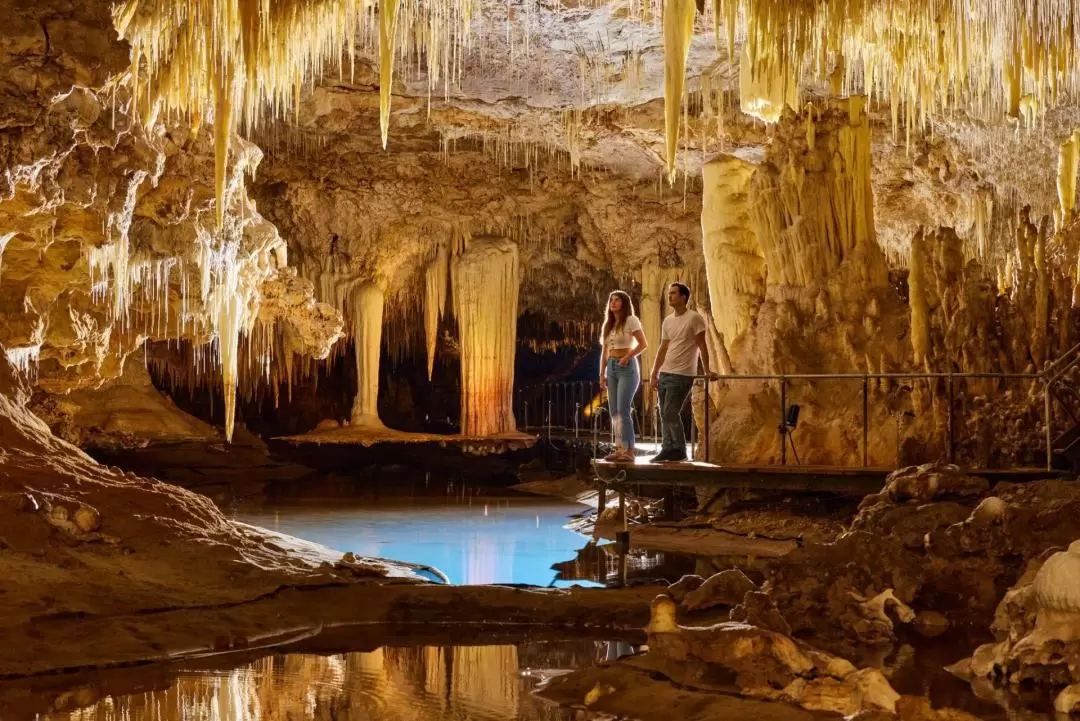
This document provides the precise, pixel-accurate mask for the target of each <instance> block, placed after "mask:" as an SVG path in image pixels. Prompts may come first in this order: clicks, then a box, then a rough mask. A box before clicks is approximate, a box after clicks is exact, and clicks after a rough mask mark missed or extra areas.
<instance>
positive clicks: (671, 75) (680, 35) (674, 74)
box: [664, 0, 697, 183]
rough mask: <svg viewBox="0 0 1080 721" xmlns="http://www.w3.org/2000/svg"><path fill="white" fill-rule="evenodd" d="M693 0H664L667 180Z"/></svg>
mask: <svg viewBox="0 0 1080 721" xmlns="http://www.w3.org/2000/svg"><path fill="white" fill-rule="evenodd" d="M696 10H697V5H696V4H695V2H694V0H664V137H665V139H666V141H667V156H666V157H665V162H666V167H667V177H668V182H669V183H674V182H675V159H676V158H675V156H676V152H677V149H678V145H679V127H680V126H679V115H680V114H681V110H682V101H683V90H684V88H685V85H686V60H687V57H688V56H689V54H690V41H691V40H693V37H694V13H695V12H696Z"/></svg>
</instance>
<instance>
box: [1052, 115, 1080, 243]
mask: <svg viewBox="0 0 1080 721" xmlns="http://www.w3.org/2000/svg"><path fill="white" fill-rule="evenodd" d="M1078 170H1080V130H1076V131H1074V132H1073V134H1072V135H1070V136H1069V137H1068V138H1066V139H1065V140H1064V141H1062V143H1061V146H1060V148H1059V150H1058V168H1057V191H1058V223H1057V229H1058V230H1059V231H1060V230H1061V229H1062V228H1066V227H1068V226H1069V224H1070V223H1071V222H1072V215H1073V209H1074V208H1075V207H1076V175H1077V171H1078Z"/></svg>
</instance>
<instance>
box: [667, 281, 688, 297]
mask: <svg viewBox="0 0 1080 721" xmlns="http://www.w3.org/2000/svg"><path fill="white" fill-rule="evenodd" d="M671 287H672V288H675V289H677V290H678V291H679V295H681V296H682V297H683V298H686V300H688V301H689V300H690V286H688V285H687V284H686V283H672V284H671Z"/></svg>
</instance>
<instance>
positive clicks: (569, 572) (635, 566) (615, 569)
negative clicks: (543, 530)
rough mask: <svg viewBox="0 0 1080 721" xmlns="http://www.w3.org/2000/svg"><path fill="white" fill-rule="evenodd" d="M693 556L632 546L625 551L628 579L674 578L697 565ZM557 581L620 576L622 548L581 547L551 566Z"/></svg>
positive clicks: (607, 545) (609, 579)
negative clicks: (572, 554) (628, 550)
mask: <svg viewBox="0 0 1080 721" xmlns="http://www.w3.org/2000/svg"><path fill="white" fill-rule="evenodd" d="M694 563H695V560H694V558H693V557H691V556H684V555H680V554H676V553H662V552H657V551H649V550H645V549H631V550H630V552H629V553H627V555H626V576H627V579H629V580H637V579H643V580H652V579H675V578H679V577H680V576H682V575H683V574H684V573H687V572H689V571H690V570H692V569H693V568H694ZM552 569H553V570H554V571H555V572H556V576H555V580H557V581H595V582H596V583H609V582H614V581H617V580H618V579H619V577H620V570H619V552H618V549H617V547H616V544H614V543H605V544H596V543H593V542H589V543H588V544H587V545H586V546H585V547H584V548H582V549H579V550H578V552H577V557H576V558H574V559H572V560H569V561H564V562H562V563H556V564H554V565H553V566H552Z"/></svg>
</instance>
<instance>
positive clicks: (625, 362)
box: [619, 355, 630, 366]
mask: <svg viewBox="0 0 1080 721" xmlns="http://www.w3.org/2000/svg"><path fill="white" fill-rule="evenodd" d="M619 365H621V366H625V365H630V356H628V355H624V356H623V357H622V358H620V359H619Z"/></svg>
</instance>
